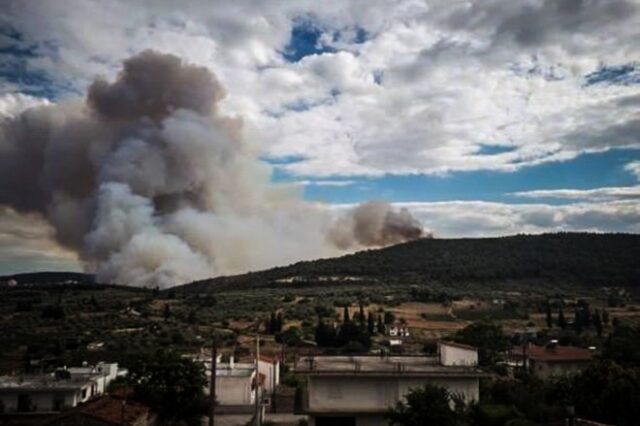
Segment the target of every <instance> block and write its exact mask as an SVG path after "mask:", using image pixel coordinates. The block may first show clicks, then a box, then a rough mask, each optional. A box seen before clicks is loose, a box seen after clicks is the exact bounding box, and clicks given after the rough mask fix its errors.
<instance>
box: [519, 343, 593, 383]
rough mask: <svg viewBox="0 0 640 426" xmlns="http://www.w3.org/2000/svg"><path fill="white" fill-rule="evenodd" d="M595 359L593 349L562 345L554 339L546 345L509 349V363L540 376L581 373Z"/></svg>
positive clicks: (529, 345) (530, 345)
mask: <svg viewBox="0 0 640 426" xmlns="http://www.w3.org/2000/svg"><path fill="white" fill-rule="evenodd" d="M592 359H593V350H591V349H584V348H578V347H575V346H560V345H558V342H557V341H556V340H552V341H551V342H549V344H547V345H546V346H537V345H534V344H527V345H521V346H515V347H514V348H512V349H511V351H509V356H508V365H509V366H511V367H523V366H524V367H525V368H528V369H529V370H530V371H531V372H532V373H533V374H535V375H536V376H538V377H540V378H548V377H551V376H558V375H563V374H572V373H579V372H580V371H582V370H584V369H585V368H586V367H587V366H588V365H589V364H590V363H591V361H592Z"/></svg>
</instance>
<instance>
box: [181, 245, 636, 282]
mask: <svg viewBox="0 0 640 426" xmlns="http://www.w3.org/2000/svg"><path fill="white" fill-rule="evenodd" d="M639 259H640V235H631V234H591V233H558V234H544V235H516V236H510V237H502V238H477V239H471V238H464V239H421V240H416V241H412V242H409V243H404V244H399V245H396V246H392V247H387V248H384V249H378V250H367V251H362V252H358V253H355V254H351V255H347V256H343V257H339V258H332V259H322V260H315V261H307V262H299V263H296V264H293V265H290V266H286V267H279V268H273V269H269V270H266V271H261V272H253V273H248V274H244V275H238V276H232V277H219V278H214V279H209V280H203V281H198V282H194V283H191V284H187V285H185V286H183V287H182V290H183V291H185V292H210V291H214V292H217V291H225V290H230V289H241V288H259V287H271V288H273V287H291V286H316V285H326V284H327V283H336V282H341V281H344V282H349V283H350V284H354V283H358V282H361V283H363V284H366V283H370V282H372V281H375V282H381V281H382V282H385V283H387V284H393V283H396V282H402V283H405V284H407V283H409V284H424V283H429V282H439V283H450V284H456V283H459V282H480V283H491V282H497V281H507V280H533V281H541V280H544V281H547V282H570V283H574V284H579V285H586V286H638V285H640V263H639V262H638V260H639Z"/></svg>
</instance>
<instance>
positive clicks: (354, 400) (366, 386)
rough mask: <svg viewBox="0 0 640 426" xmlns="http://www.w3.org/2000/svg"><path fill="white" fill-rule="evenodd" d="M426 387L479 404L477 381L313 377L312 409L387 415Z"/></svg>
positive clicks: (310, 399) (460, 379) (310, 397)
mask: <svg viewBox="0 0 640 426" xmlns="http://www.w3.org/2000/svg"><path fill="white" fill-rule="evenodd" d="M425 383H433V384H436V385H438V386H444V387H446V388H447V389H449V390H450V391H451V392H454V393H459V394H461V395H462V396H463V397H464V398H465V400H466V401H472V400H475V401H477V400H478V398H479V383H478V379H477V378H438V379H431V378H405V377H397V376H396V377H389V378H367V377H354V376H345V377H336V376H332V377H328V376H311V377H310V378H309V409H310V410H311V411H328V412H336V413H338V412H341V411H342V412H350V411H351V412H353V411H355V412H358V411H384V410H386V408H388V407H390V406H393V405H395V403H396V402H397V401H399V400H400V398H401V397H403V396H404V395H406V394H407V393H408V392H409V391H410V390H411V389H413V388H417V387H420V386H422V385H424V384H425Z"/></svg>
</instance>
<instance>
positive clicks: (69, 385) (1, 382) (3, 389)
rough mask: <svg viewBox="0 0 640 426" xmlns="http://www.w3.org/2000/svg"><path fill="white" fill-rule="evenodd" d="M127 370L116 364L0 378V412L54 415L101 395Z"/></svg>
mask: <svg viewBox="0 0 640 426" xmlns="http://www.w3.org/2000/svg"><path fill="white" fill-rule="evenodd" d="M124 372H126V370H119V369H118V364H115V363H113V364H108V363H100V364H98V365H96V366H83V367H72V368H68V369H61V370H58V371H56V372H55V373H51V374H40V375H28V376H2V377H0V413H6V414H21V413H54V412H58V411H62V410H63V409H64V408H71V407H75V406H76V405H78V404H80V403H82V402H86V401H88V400H89V399H91V398H94V397H96V396H98V395H102V394H104V392H105V391H106V389H107V386H108V385H109V383H110V382H111V381H112V380H113V379H115V378H116V377H117V376H119V375H121V374H123V373H124Z"/></svg>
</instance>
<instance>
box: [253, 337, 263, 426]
mask: <svg viewBox="0 0 640 426" xmlns="http://www.w3.org/2000/svg"><path fill="white" fill-rule="evenodd" d="M259 363H260V335H258V334H256V376H255V390H256V396H255V403H256V407H255V408H256V409H255V419H256V426H260V425H261V424H262V421H261V419H260V402H261V401H260V391H259V390H258V387H259V385H260V380H259V379H260V372H259V370H258V367H259V366H260V364H259Z"/></svg>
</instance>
